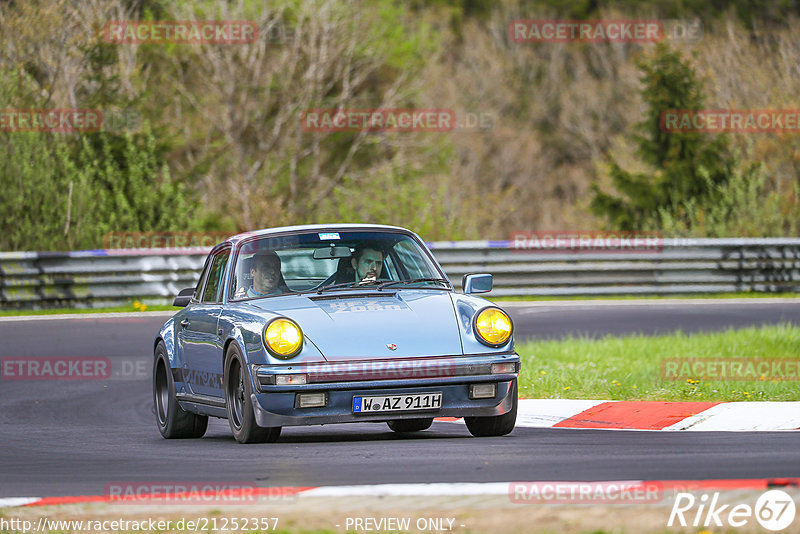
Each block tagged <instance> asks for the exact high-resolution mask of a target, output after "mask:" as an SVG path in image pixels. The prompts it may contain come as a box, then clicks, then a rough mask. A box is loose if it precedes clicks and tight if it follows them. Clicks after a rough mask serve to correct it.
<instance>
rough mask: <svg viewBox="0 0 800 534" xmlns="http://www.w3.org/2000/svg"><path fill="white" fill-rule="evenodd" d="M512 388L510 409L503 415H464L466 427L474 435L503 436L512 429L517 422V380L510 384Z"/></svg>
mask: <svg viewBox="0 0 800 534" xmlns="http://www.w3.org/2000/svg"><path fill="white" fill-rule="evenodd" d="M511 388H512V389H513V392H512V396H513V400H512V404H511V410H510V411H508V412H507V413H504V414H503V415H494V416H489V417H465V418H464V422H465V423H467V429H468V430H469V432H470V434H472V435H473V436H475V437H487V436H505V435H506V434H508V433H509V432H511V431H512V430H514V425H515V424H516V423H517V404H518V399H517V380H516V379H514V383H513V384H512V385H511Z"/></svg>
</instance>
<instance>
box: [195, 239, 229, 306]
mask: <svg viewBox="0 0 800 534" xmlns="http://www.w3.org/2000/svg"><path fill="white" fill-rule="evenodd" d="M230 254H231V251H230V249H226V250H223V251H221V252H219V253H218V254H217V255H216V256H214V257H213V258H212V260H211V269H210V270H209V272H208V277H207V278H206V288H205V290H203V299H202V301H201V302H219V301H221V300H222V278H223V277H224V276H225V265H226V264H227V263H228V258H229V257H230Z"/></svg>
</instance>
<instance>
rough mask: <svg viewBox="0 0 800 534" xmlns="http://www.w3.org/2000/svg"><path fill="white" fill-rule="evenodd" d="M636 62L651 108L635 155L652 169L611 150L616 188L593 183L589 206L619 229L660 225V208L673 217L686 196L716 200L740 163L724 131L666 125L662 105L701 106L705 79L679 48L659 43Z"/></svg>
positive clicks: (696, 200)
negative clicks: (632, 166) (624, 162)
mask: <svg viewBox="0 0 800 534" xmlns="http://www.w3.org/2000/svg"><path fill="white" fill-rule="evenodd" d="M637 65H638V67H639V69H640V70H641V71H642V73H643V75H642V78H641V81H642V82H643V84H644V89H643V91H642V97H643V98H644V101H645V103H646V104H647V107H648V110H647V114H646V117H645V119H644V120H643V121H642V122H641V123H639V124H637V125H636V127H635V128H636V133H635V134H634V135H633V136H632V137H633V141H634V142H635V144H636V145H637V151H636V154H637V156H638V157H639V158H640V160H641V161H642V162H643V163H644V164H645V165H646V166H648V167H650V168H651V169H652V171H651V172H646V173H636V172H630V171H627V170H625V169H623V168H622V167H621V166H620V165H619V164H617V162H616V161H615V160H614V159H613V157H610V156H609V158H608V166H609V171H608V173H609V175H610V177H611V180H612V183H613V185H614V188H615V189H616V194H615V193H607V192H604V191H602V190H601V189H600V188H599V186H598V185H597V184H593V186H592V192H593V195H594V197H593V199H592V203H591V210H592V211H593V213H594V214H595V215H598V216H600V217H604V218H606V219H607V221H608V224H609V226H610V227H611V228H613V229H619V230H641V229H643V228H652V227H659V228H660V226H661V225H660V222H661V221H660V218H661V217H660V215H659V212H660V211H661V212H664V211H665V212H666V213H669V214H671V215H672V216H673V218H675V217H680V215H679V213H678V212H679V211H680V210H681V206H682V205H683V204H685V203H686V202H688V201H692V203H694V204H695V205H699V206H701V207H702V206H705V205H708V204H709V203H712V202H713V201H714V196H715V195H714V193H715V191H717V190H718V189H719V187H720V186H724V185H725V184H726V183H727V182H728V181H729V180H730V178H731V176H732V175H733V174H734V172H735V167H736V165H737V159H736V157H735V155H733V154H732V153H731V149H730V144H729V141H728V139H727V138H726V137H725V136H714V137H710V136H708V135H707V134H702V133H693V132H688V133H681V132H667V131H665V130H664V129H663V128H662V126H661V122H660V119H661V114H662V112H664V111H667V110H695V109H702V108H703V93H702V84H701V82H700V81H699V80H698V77H697V74H696V72H695V70H694V69H693V68H692V66H691V65H690V64H689V63H688V62H686V61H684V59H683V58H682V57H681V54H680V53H679V52H678V51H675V50H672V49H670V48H669V47H668V46H667V45H666V44H663V43H659V44H658V45H656V47H655V50H654V53H653V54H652V55H651V56H648V57H645V58H644V59H642V60H640V61H639V62H638V63H637Z"/></svg>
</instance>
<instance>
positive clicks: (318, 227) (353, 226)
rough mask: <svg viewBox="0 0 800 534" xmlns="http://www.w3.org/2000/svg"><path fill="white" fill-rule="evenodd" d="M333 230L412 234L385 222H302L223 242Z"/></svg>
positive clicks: (252, 232)
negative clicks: (385, 231) (388, 231)
mask: <svg viewBox="0 0 800 534" xmlns="http://www.w3.org/2000/svg"><path fill="white" fill-rule="evenodd" d="M335 230H394V231H398V230H399V231H401V232H408V233H410V234H413V232H411V230H408V229H407V228H403V227H401V226H389V225H385V224H359V223H330V224H303V225H297V226H279V227H276V228H262V229H261V230H252V231H250V232H243V233H241V234H236V235H234V236H231V237H229V238H228V239H226V240H225V241H224V243H233V244H236V243H238V242H239V241H242V240H244V239H247V238H249V237H253V236H269V235H277V234H284V233H292V232H298V233H304V232H309V231H310V232H314V231H335Z"/></svg>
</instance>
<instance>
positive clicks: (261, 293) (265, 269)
mask: <svg viewBox="0 0 800 534" xmlns="http://www.w3.org/2000/svg"><path fill="white" fill-rule="evenodd" d="M251 262H252V263H251V266H250V276H252V277H253V285H252V286H250V287H248V288H247V291H246V292H245V291H244V288H241V289H240V290H239V291H237V295H236V296H237V298H241V297H245V296H246V297H248V298H254V297H268V296H272V295H280V294H281V293H283V291H282V290H281V288H280V280H281V259H280V258H279V257H278V255H277V254H276V253H275V252H274V251H272V250H270V251H267V252H259V253H258V254H256V255H255V256H253V257H252V259H251Z"/></svg>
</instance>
